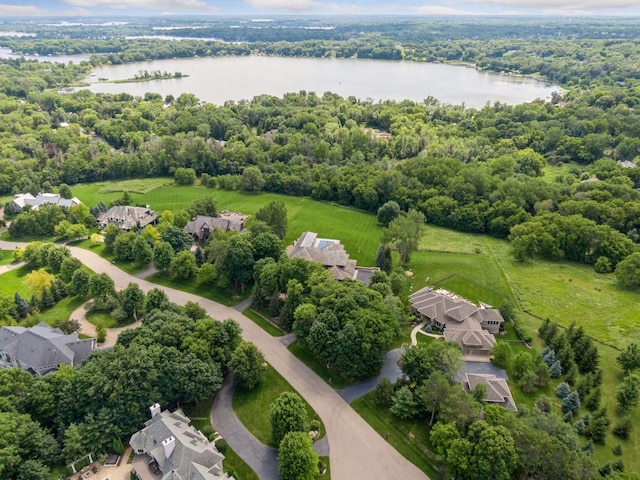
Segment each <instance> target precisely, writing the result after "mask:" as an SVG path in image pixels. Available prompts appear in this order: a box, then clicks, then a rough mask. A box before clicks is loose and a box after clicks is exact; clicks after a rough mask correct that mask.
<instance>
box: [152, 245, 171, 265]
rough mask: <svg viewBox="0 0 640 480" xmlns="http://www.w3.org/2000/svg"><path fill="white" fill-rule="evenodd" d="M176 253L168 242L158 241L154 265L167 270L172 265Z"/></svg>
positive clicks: (154, 253)
mask: <svg viewBox="0 0 640 480" xmlns="http://www.w3.org/2000/svg"><path fill="white" fill-rule="evenodd" d="M174 256H175V253H174V251H173V247H172V246H171V244H170V243H167V242H158V243H156V245H155V246H154V247H153V266H154V267H156V268H157V269H158V270H160V271H163V270H167V269H168V268H169V267H170V266H171V262H172V261H173V257H174Z"/></svg>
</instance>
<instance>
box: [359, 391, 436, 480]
mask: <svg viewBox="0 0 640 480" xmlns="http://www.w3.org/2000/svg"><path fill="white" fill-rule="evenodd" d="M374 396H375V392H371V393H368V394H366V395H365V396H363V397H360V398H358V399H357V400H354V401H353V402H352V403H351V406H352V407H353V409H354V410H355V411H356V412H358V414H359V415H360V416H361V417H362V418H364V419H365V421H366V422H367V423H368V424H369V425H371V427H372V428H373V429H374V430H375V431H376V432H378V434H380V435H382V436H383V437H384V436H385V434H386V433H388V434H389V437H388V439H387V441H388V442H389V444H391V446H392V447H393V448H395V449H396V450H397V451H398V452H399V453H400V454H401V455H402V456H404V457H405V458H406V459H407V460H409V461H410V462H411V463H413V464H414V465H416V466H417V467H418V468H419V469H420V470H422V471H423V472H424V473H426V474H427V475H428V476H429V477H430V478H431V479H432V480H440V479H444V476H443V475H442V473H441V472H440V471H439V470H437V469H439V468H442V467H441V466H440V465H438V462H437V460H436V458H435V454H434V453H433V452H432V451H431V444H430V442H429V428H428V422H427V421H426V420H424V419H419V420H413V421H410V420H400V419H399V418H397V417H395V416H394V415H393V414H392V413H391V412H390V411H389V410H388V409H383V408H380V407H378V406H377V405H376V404H375V403H374V401H373V399H374ZM409 434H413V436H414V438H413V439H411V438H410V437H409Z"/></svg>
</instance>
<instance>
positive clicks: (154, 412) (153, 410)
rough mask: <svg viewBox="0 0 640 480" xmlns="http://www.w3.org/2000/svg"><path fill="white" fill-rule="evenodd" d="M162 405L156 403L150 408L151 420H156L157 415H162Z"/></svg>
mask: <svg viewBox="0 0 640 480" xmlns="http://www.w3.org/2000/svg"><path fill="white" fill-rule="evenodd" d="M160 410H161V409H160V404H159V403H154V404H153V405H151V406H150V407H149V412H150V413H151V418H155V417H156V416H157V415H159V414H160Z"/></svg>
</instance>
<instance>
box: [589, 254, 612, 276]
mask: <svg viewBox="0 0 640 480" xmlns="http://www.w3.org/2000/svg"><path fill="white" fill-rule="evenodd" d="M593 269H594V270H595V271H596V273H611V272H612V271H613V269H612V268H611V262H610V261H609V259H608V258H607V257H598V259H597V260H596V263H595V265H594V266H593Z"/></svg>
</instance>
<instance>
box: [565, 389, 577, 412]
mask: <svg viewBox="0 0 640 480" xmlns="http://www.w3.org/2000/svg"><path fill="white" fill-rule="evenodd" d="M578 410H580V395H578V392H571V393H570V394H569V395H567V396H566V397H564V398H563V399H562V411H563V412H564V413H567V412H571V413H573V414H574V415H575V414H577V413H578Z"/></svg>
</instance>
